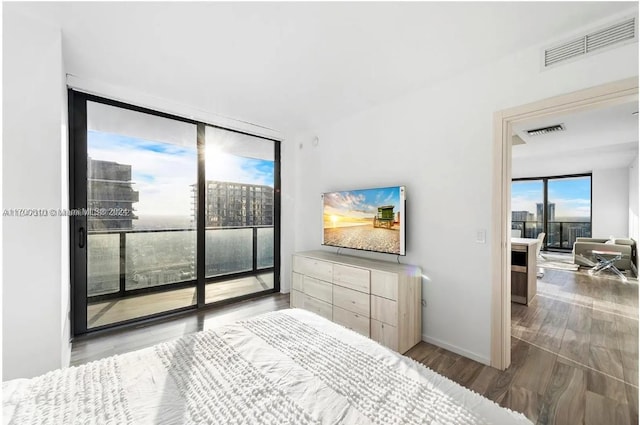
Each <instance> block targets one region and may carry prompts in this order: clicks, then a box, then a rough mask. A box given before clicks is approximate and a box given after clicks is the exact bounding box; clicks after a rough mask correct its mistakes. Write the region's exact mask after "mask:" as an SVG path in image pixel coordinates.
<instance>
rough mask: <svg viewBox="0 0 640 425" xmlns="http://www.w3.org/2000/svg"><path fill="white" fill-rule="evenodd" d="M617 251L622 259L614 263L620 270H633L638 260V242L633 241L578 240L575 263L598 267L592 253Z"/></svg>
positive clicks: (575, 249) (574, 257)
mask: <svg viewBox="0 0 640 425" xmlns="http://www.w3.org/2000/svg"><path fill="white" fill-rule="evenodd" d="M593 250H596V251H616V252H621V253H622V258H621V259H619V260H618V261H616V262H615V263H614V265H615V266H616V267H617V268H618V269H620V270H630V269H632V266H631V263H632V262H633V261H635V258H636V241H634V240H633V239H598V238H576V241H575V242H574V244H573V262H574V263H575V264H578V265H581V266H587V267H593V266H595V265H596V261H595V259H594V258H593V254H592V253H591V251H593Z"/></svg>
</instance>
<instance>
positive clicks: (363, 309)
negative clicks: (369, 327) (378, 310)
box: [333, 285, 370, 317]
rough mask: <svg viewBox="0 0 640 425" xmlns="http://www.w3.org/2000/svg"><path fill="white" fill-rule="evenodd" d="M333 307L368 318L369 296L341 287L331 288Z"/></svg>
mask: <svg viewBox="0 0 640 425" xmlns="http://www.w3.org/2000/svg"><path fill="white" fill-rule="evenodd" d="M333 305H335V306H338V307H340V308H343V309H345V310H349V311H351V312H353V313H358V314H360V315H363V316H366V317H369V316H370V314H369V311H370V309H369V295H368V294H364V293H362V292H358V291H354V290H352V289H347V288H343V287H341V286H335V285H334V286H333Z"/></svg>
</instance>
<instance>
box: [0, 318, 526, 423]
mask: <svg viewBox="0 0 640 425" xmlns="http://www.w3.org/2000/svg"><path fill="white" fill-rule="evenodd" d="M3 422H4V423H5V424H38V425H41V424H56V425H58V424H67V423H69V424H73V423H78V424H80V423H82V424H207V423H209V424H265V425H266V424H269V425H271V424H274V425H275V424H301V425H307V424H309V425H310V424H314V425H315V424H379V425H393V424H402V425H411V424H456V425H462V424H531V422H530V421H529V420H527V419H526V418H525V417H524V416H523V415H522V414H520V413H516V412H513V411H510V410H507V409H504V408H502V407H500V406H498V405H497V404H495V403H494V402H492V401H490V400H488V399H486V398H484V397H482V396H480V395H478V394H476V393H473V392H472V391H470V390H467V389H465V388H463V387H461V386H460V385H458V384H456V383H454V382H453V381H450V380H448V379H447V378H444V377H442V376H440V375H438V374H437V373H435V372H433V371H431V370H430V369H427V368H426V367H424V366H423V365H421V364H419V363H417V362H415V361H413V360H411V359H409V358H407V357H404V356H401V355H399V354H397V353H395V352H393V351H391V350H389V349H387V348H385V347H383V346H381V345H379V344H377V343H375V342H373V341H371V340H370V339H368V338H365V337H363V336H361V335H359V334H357V333H355V332H353V331H351V330H348V329H346V328H343V327H341V326H339V325H336V324H334V323H332V322H330V321H328V320H326V319H324V318H322V317H320V316H317V315H315V314H314V313H310V312H308V311H305V310H300V309H288V310H281V311H277V312H272V313H267V314H264V315H260V316H256V317H254V318H252V319H249V320H245V321H241V322H237V323H234V324H231V325H226V326H221V327H219V328H216V329H214V330H208V331H202V332H198V333H195V334H191V335H187V336H185V337H182V338H179V339H176V340H173V341H170V342H167V343H162V344H158V345H155V346H153V347H149V348H146V349H143V350H139V351H135V352H131V353H127V354H123V355H118V356H112V357H108V358H105V359H102V360H99V361H95V362H92V363H88V364H85V365H81V366H76V367H70V368H64V369H59V370H55V371H52V372H49V373H47V374H45V375H42V376H39V377H36V378H32V379H17V380H12V381H7V382H4V383H3Z"/></svg>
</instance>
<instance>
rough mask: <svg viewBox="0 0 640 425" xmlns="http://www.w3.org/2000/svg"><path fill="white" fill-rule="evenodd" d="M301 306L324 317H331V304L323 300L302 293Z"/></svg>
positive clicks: (330, 318)
mask: <svg viewBox="0 0 640 425" xmlns="http://www.w3.org/2000/svg"><path fill="white" fill-rule="evenodd" d="M302 308H304V309H305V310H309V311H312V312H314V313H316V314H318V315H320V316H322V317H324V318H325V319H329V320H332V319H333V306H332V305H331V304H329V303H326V302H324V301H320V300H318V299H316V298H313V297H310V296H308V295H305V294H302Z"/></svg>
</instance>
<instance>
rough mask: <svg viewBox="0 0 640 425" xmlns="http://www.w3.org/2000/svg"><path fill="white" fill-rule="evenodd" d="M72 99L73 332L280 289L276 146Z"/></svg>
mask: <svg viewBox="0 0 640 425" xmlns="http://www.w3.org/2000/svg"><path fill="white" fill-rule="evenodd" d="M69 99H70V114H69V115H70V128H71V129H72V131H71V132H70V140H71V149H70V151H71V153H70V156H71V158H70V159H71V161H70V164H71V169H70V184H71V185H70V186H71V192H72V193H71V196H70V198H71V205H70V206H71V208H70V211H71V212H72V213H71V214H70V215H71V217H70V220H71V224H72V226H71V228H72V229H71V235H70V237H71V249H72V253H71V254H72V286H73V293H74V301H73V306H72V308H73V324H74V333H75V334H82V333H85V332H89V331H93V330H97V329H103V328H106V327H111V326H114V325H120V324H124V323H129V322H135V321H139V320H142V319H149V318H153V317H158V316H162V315H164V314H167V313H170V312H176V311H181V310H186V309H192V308H199V307H203V306H204V305H206V304H211V303H221V302H230V301H233V300H238V299H244V298H246V297H250V296H254V295H259V294H264V293H268V292H274V291H277V290H279V270H278V258H279V255H278V249H279V248H278V246H279V218H278V217H279V197H278V196H277V194H278V193H279V192H278V188H279V142H277V141H275V140H270V139H265V138H262V137H257V136H252V135H248V134H244V133H239V132H237V131H232V130H228V129H222V128H217V127H214V126H210V125H207V124H205V123H201V122H197V121H193V120H187V119H184V118H181V117H176V116H171V115H167V114H164V113H159V112H156V111H151V110H147V109H143V108H138V107H135V106H131V105H126V104H122V103H120V102H115V101H111V100H108V99H102V98H98V97H95V96H91V95H86V94H82V93H78V92H75V91H70V92H69ZM199 211H204V212H205V213H204V214H199Z"/></svg>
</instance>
